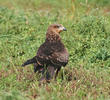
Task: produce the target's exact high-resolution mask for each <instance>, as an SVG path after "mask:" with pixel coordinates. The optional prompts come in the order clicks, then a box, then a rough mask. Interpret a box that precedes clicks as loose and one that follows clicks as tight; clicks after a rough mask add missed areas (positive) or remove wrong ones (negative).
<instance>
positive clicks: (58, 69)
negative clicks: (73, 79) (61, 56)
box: [55, 67, 61, 80]
mask: <svg viewBox="0 0 110 100" xmlns="http://www.w3.org/2000/svg"><path fill="white" fill-rule="evenodd" d="M60 69H61V67H59V68H57V70H56V74H55V80H56V77H57V76H58V72H59V71H60Z"/></svg>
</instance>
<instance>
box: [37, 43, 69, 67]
mask: <svg viewBox="0 0 110 100" xmlns="http://www.w3.org/2000/svg"><path fill="white" fill-rule="evenodd" d="M68 56H69V55H68V52H67V50H66V49H65V48H64V45H63V44H61V43H58V44H49V43H44V44H42V45H41V46H40V48H39V49H38V52H37V59H38V61H39V62H40V63H41V64H53V65H54V66H65V65H66V64H67V62H68Z"/></svg>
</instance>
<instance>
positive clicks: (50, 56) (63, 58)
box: [22, 24, 69, 80]
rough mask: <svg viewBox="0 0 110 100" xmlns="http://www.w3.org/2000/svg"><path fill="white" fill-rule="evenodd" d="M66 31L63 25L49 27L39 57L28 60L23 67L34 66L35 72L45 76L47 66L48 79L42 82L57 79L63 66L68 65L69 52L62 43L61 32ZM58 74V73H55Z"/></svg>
mask: <svg viewBox="0 0 110 100" xmlns="http://www.w3.org/2000/svg"><path fill="white" fill-rule="evenodd" d="M62 31H66V29H65V28H64V27H63V26H62V25H61V24H52V25H50V26H49V27H48V29H47V33H46V40H45V42H44V43H43V44H42V45H41V46H40V47H39V49H38V51H37V55H36V56H35V57H33V58H32V59H29V60H27V61H26V62H25V63H24V64H23V65H22V66H25V65H28V64H32V63H33V64H34V72H36V71H38V72H42V74H44V72H45V68H44V66H46V68H47V71H46V77H45V76H44V75H43V77H42V78H41V80H44V79H46V80H50V79H51V78H53V77H54V76H55V77H56V76H57V74H58V72H59V70H60V69H61V67H62V66H66V64H67V63H68V57H69V54H68V51H67V49H66V48H65V46H64V44H63V43H62V41H61V37H60V32H62ZM55 72H56V73H55Z"/></svg>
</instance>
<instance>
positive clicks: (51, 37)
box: [46, 31, 61, 42]
mask: <svg viewBox="0 0 110 100" xmlns="http://www.w3.org/2000/svg"><path fill="white" fill-rule="evenodd" d="M46 41H48V42H61V38H60V35H59V33H56V32H53V31H49V32H48V31H47V33H46Z"/></svg>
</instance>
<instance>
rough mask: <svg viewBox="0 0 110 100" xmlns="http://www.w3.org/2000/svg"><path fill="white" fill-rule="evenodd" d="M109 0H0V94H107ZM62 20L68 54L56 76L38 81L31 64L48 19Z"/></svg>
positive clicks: (8, 99) (86, 97) (105, 97)
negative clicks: (29, 62) (44, 81)
mask: <svg viewBox="0 0 110 100" xmlns="http://www.w3.org/2000/svg"><path fill="white" fill-rule="evenodd" d="M109 9H110V1H109V0H6V1H5V2H4V0H0V100H62V99H63V100H67V99H68V100H109V99H110V77H109V76H110V10H109ZM52 23H61V24H63V25H64V26H65V27H66V28H67V30H68V31H67V32H63V33H62V34H61V37H62V40H63V42H64V44H65V46H66V47H67V49H68V51H69V54H70V57H69V64H68V65H67V66H66V67H65V68H62V70H61V71H60V73H59V75H58V78H57V81H52V82H51V83H50V84H42V85H39V82H38V79H39V77H40V75H38V73H36V74H35V73H34V72H33V66H32V65H30V66H27V67H25V68H22V67H21V64H22V63H23V62H24V61H25V60H26V59H28V58H31V57H33V56H34V55H35V54H36V51H37V49H38V47H39V46H40V45H41V44H42V43H43V42H44V40H45V32H46V30H47V27H48V25H50V24H52Z"/></svg>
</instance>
